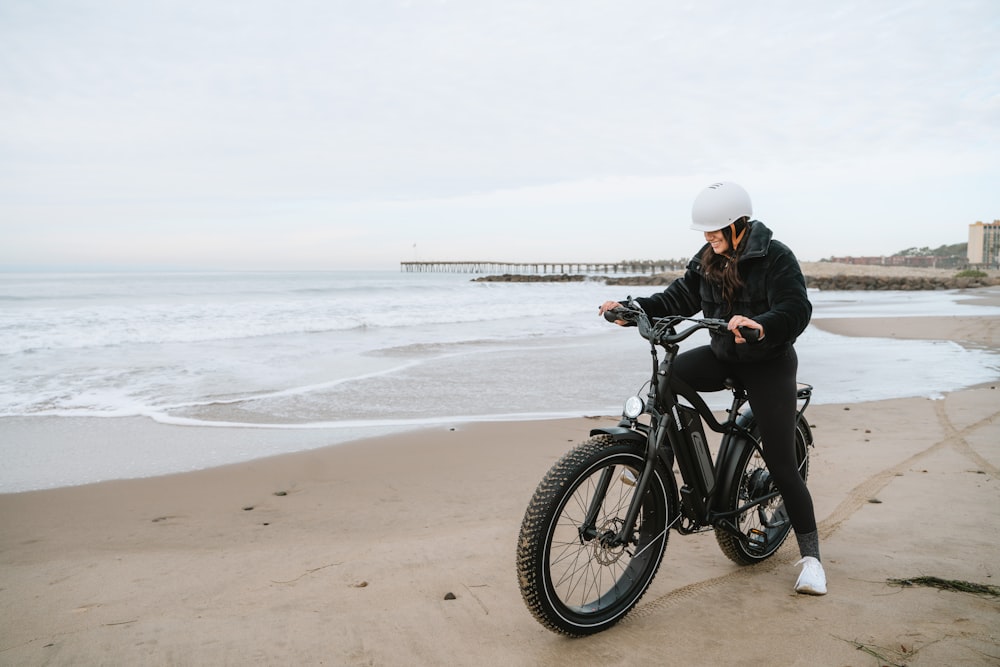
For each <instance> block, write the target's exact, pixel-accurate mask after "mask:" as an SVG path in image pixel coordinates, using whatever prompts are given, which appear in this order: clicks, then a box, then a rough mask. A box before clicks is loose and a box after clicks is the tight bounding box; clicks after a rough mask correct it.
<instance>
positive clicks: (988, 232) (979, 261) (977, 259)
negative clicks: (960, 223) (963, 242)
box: [968, 220, 1000, 269]
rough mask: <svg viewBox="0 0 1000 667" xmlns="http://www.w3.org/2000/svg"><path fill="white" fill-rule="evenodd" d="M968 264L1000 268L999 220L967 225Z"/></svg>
mask: <svg viewBox="0 0 1000 667" xmlns="http://www.w3.org/2000/svg"><path fill="white" fill-rule="evenodd" d="M968 254H969V264H972V265H974V266H981V267H984V268H988V269H996V268H1000V220H994V221H993V222H977V223H976V224H974V225H969V250H968Z"/></svg>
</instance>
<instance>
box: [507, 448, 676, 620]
mask: <svg viewBox="0 0 1000 667" xmlns="http://www.w3.org/2000/svg"><path fill="white" fill-rule="evenodd" d="M644 459H645V452H644V447H643V446H642V445H639V444H637V443H634V442H631V443H630V442H618V443H615V442H613V441H612V439H611V437H610V436H607V435H599V436H596V437H593V438H591V439H590V440H588V441H586V442H584V443H583V444H581V445H580V446H578V447H576V448H575V449H573V450H572V451H570V452H568V453H567V454H566V455H565V456H564V457H563V458H562V459H561V460H560V461H558V462H557V463H556V464H555V465H554V466H553V467H552V469H551V470H549V472H548V474H547V475H546V476H545V478H544V479H543V480H542V482H541V483H540V484H539V485H538V488H537V490H536V491H535V494H534V496H533V497H532V499H531V502H530V503H529V505H528V509H527V511H526V512H525V515H524V521H523V522H522V524H521V532H520V536H519V538H518V547H517V573H518V580H519V583H520V588H521V595H522V597H523V598H524V602H525V604H526V605H527V606H528V609H529V610H530V611H531V613H532V614H533V615H534V616H535V618H536V619H537V620H538V621H539V622H540V623H541V624H542V625H544V626H545V627H547V628H549V629H550V630H553V631H555V632H559V633H562V634H567V635H571V636H582V635H589V634H594V633H596V632H600V631H602V630H605V629H607V628H609V627H611V626H612V625H614V624H615V623H617V622H618V621H619V620H621V619H622V618H623V617H624V616H625V614H627V613H628V612H629V610H631V609H632V608H633V607H634V606H635V604H636V603H637V602H638V601H639V599H640V598H641V597H642V595H643V594H644V593H645V592H646V589H647V588H648V587H649V584H650V582H651V581H652V580H653V576H654V575H655V574H656V571H657V570H658V569H659V567H660V562H661V561H662V559H663V551H664V549H665V548H666V544H667V537H668V528H667V526H668V518H669V517H671V516H674V515H675V514H676V510H675V500H674V497H673V494H672V492H671V489H672V488H673V487H672V486H671V485H670V484H669V483H668V481H667V480H666V479H665V475H667V474H669V472H668V471H665V470H663V469H661V467H660V466H656V467H655V468H654V471H653V476H652V478H651V480H650V484H649V488H648V489H647V491H646V493H645V494H644V497H643V500H642V505H641V510H640V512H639V517H638V519H637V521H636V526H635V529H634V531H633V534H632V536H631V538H630V539H629V541H628V543H627V544H625V545H617V546H616V545H614V544H612V543H611V542H610V538H611V537H613V536H614V535H615V534H617V533H618V532H619V530H620V528H621V526H622V525H623V523H624V518H625V514H626V512H627V511H628V507H629V504H630V502H631V500H632V497H633V495H634V493H635V480H636V479H638V477H639V474H640V471H641V470H642V467H643V463H644ZM626 472H627V473H628V474H625V473H626ZM602 488H606V491H605V492H604V493H603V495H602V494H601V489H602ZM595 504H596V507H597V510H598V511H597V512H596V516H595V518H594V521H593V522H590V523H589V525H588V522H587V519H586V517H587V515H588V512H589V510H591V508H592V507H594V506H595Z"/></svg>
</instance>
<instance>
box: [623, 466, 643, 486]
mask: <svg viewBox="0 0 1000 667" xmlns="http://www.w3.org/2000/svg"><path fill="white" fill-rule="evenodd" d="M621 480H622V484H625V485H626V486H635V483H636V482H638V481H639V480H638V479H636V477H635V475H633V474H632V471H631V470H625V471H624V472H622V476H621Z"/></svg>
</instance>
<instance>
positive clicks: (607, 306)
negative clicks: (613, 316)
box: [597, 301, 628, 327]
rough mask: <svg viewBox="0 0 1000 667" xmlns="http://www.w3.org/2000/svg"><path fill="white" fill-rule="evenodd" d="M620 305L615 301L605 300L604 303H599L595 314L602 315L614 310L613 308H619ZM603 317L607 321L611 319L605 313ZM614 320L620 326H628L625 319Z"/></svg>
mask: <svg viewBox="0 0 1000 667" xmlns="http://www.w3.org/2000/svg"><path fill="white" fill-rule="evenodd" d="M621 307H622V305H621V304H620V303H618V302H617V301H605V302H604V303H602V304H601V306H600V308H598V309H597V314H598V315H604V314H605V313H607V312H608V311H609V310H614V309H615V308H621ZM604 319H607V320H608V321H609V322H610V321H611V320H610V319H608V317H607V315H604ZM614 322H615V324H617V325H618V326H620V327H624V326H628V322H626V321H625V320H615V321H614Z"/></svg>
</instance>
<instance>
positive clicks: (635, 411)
mask: <svg viewBox="0 0 1000 667" xmlns="http://www.w3.org/2000/svg"><path fill="white" fill-rule="evenodd" d="M645 408H646V404H645V403H644V402H643V400H642V399H641V398H639V397H638V396H629V397H628V398H627V399H625V409H624V411H623V412H622V414H624V415H625V416H626V417H628V418H629V419H635V418H636V417H638V416H639V415H641V414H642V411H643V410H644V409H645Z"/></svg>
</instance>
